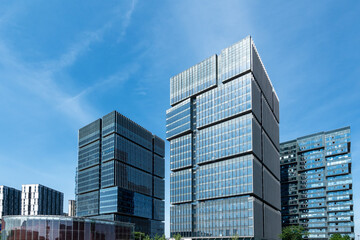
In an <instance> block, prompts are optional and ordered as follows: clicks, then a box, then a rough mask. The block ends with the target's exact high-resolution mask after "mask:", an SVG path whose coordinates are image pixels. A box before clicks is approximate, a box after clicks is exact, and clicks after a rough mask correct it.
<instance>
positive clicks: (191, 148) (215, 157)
mask: <svg viewBox="0 0 360 240" xmlns="http://www.w3.org/2000/svg"><path fill="white" fill-rule="evenodd" d="M170 98H171V99H170V104H171V106H172V107H171V108H170V109H169V110H167V112H166V127H167V128H166V134H167V139H168V140H169V141H170V165H171V166H170V167H171V171H172V172H171V186H170V188H171V189H170V190H171V192H170V201H171V204H172V206H171V211H170V219H171V223H170V232H171V235H174V234H180V235H182V236H183V237H189V238H193V239H208V238H221V239H230V238H231V237H232V236H236V235H237V236H239V238H240V239H244V238H246V239H262V238H265V239H277V238H278V235H279V234H280V231H281V217H280V180H279V179H280V164H279V100H278V97H277V95H276V93H275V90H274V88H273V86H272V84H271V81H270V79H269V77H268V75H267V73H266V70H265V68H264V65H263V64H262V61H261V60H260V57H259V55H258V52H257V50H256V48H255V45H254V43H253V41H252V39H251V37H250V36H249V37H246V38H245V39H243V40H241V41H240V42H238V43H236V44H234V45H232V46H230V47H228V48H225V49H224V50H222V51H221V53H220V54H219V55H213V56H211V57H209V58H207V59H205V60H204V61H202V62H200V63H198V64H197V65H195V66H193V67H191V68H189V69H188V70H186V71H184V72H182V73H180V74H178V75H176V76H174V77H172V78H171V79H170Z"/></svg>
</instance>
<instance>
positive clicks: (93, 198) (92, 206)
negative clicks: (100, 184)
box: [76, 191, 99, 217]
mask: <svg viewBox="0 0 360 240" xmlns="http://www.w3.org/2000/svg"><path fill="white" fill-rule="evenodd" d="M98 214H99V191H94V192H90V193H85V194H80V195H77V202H76V216H79V217H81V216H91V215H98Z"/></svg>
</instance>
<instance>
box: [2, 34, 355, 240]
mask: <svg viewBox="0 0 360 240" xmlns="http://www.w3.org/2000/svg"><path fill="white" fill-rule="evenodd" d="M170 85H171V95H170V103H171V105H172V107H171V108H170V109H169V110H168V111H167V112H166V113H167V114H166V115H167V116H166V127H167V131H166V135H167V139H168V140H169V142H170V168H171V171H172V173H171V176H170V182H171V183H170V202H171V204H172V207H171V210H170V214H171V219H170V226H171V235H173V234H176V233H180V234H181V235H183V236H184V237H192V238H198V239H201V238H207V237H219V238H230V237H231V236H234V235H239V236H240V237H243V238H247V237H254V238H262V237H264V238H268V239H274V238H276V237H277V235H278V234H279V233H280V228H279V225H278V224H277V221H278V220H280V215H279V211H280V209H281V210H282V213H283V216H282V222H283V226H287V225H292V224H295V223H299V224H301V225H303V226H305V228H307V229H309V233H310V235H309V237H311V238H316V239H326V238H327V237H328V236H330V234H333V233H338V232H339V233H343V234H350V236H351V237H352V238H354V216H353V200H352V198H353V193H352V176H351V153H350V145H351V143H350V142H351V141H350V128H349V127H346V128H342V129H337V130H331V131H328V132H322V133H318V134H312V135H308V136H304V137H299V138H297V139H296V140H291V141H287V142H284V143H281V144H280V145H279V100H278V98H277V95H276V92H275V90H274V89H273V86H272V84H271V81H270V79H269V78H268V76H267V73H266V70H265V68H264V66H263V63H262V62H261V59H260V57H259V55H258V53H257V50H256V47H255V45H254V43H253V41H252V39H251V37H247V38H245V39H243V40H241V41H240V42H238V43H235V44H234V45H232V46H230V47H228V48H225V49H223V50H222V51H221V53H220V54H219V55H213V56H211V57H209V58H207V59H205V60H204V61H202V62H200V63H199V64H196V65H194V66H193V67H190V68H189V69H188V70H185V71H184V72H182V73H180V74H178V75H176V76H174V77H172V78H171V80H170ZM339 132H340V133H339ZM150 135H151V141H150V140H149V139H150V137H149V136H150ZM149 142H151V144H152V145H151V146H150V144H149ZM164 145H165V144H164V142H163V140H162V139H160V138H158V137H157V136H155V135H152V134H151V133H149V132H148V131H147V130H146V129H144V128H142V127H140V126H139V125H137V124H136V123H134V122H132V121H131V120H129V119H127V118H126V117H124V116H123V115H121V114H119V113H118V112H116V111H114V112H111V113H109V114H107V115H105V116H104V117H103V118H101V119H98V120H96V121H94V122H93V123H90V124H89V125H87V126H85V127H84V128H81V129H80V130H79V159H78V161H79V165H78V170H77V173H76V176H77V177H76V199H77V201H79V199H80V209H79V210H76V211H77V213H78V214H79V215H81V216H87V217H91V218H102V219H108V220H116V221H123V222H133V223H135V226H136V230H138V231H142V232H145V233H147V234H149V235H151V236H154V235H155V234H156V233H159V234H161V233H163V232H164V222H163V221H164V220H165V216H164V215H165V213H164V208H165V204H164V199H165V187H164V179H165V169H164V156H165V146H164ZM279 149H280V150H282V151H283V153H282V154H281V158H279ZM150 155H151V157H150ZM285 157H286V158H285ZM150 159H151V161H150ZM275 159H276V160H277V161H275ZM150 162H151V166H150V165H149V163H150ZM280 164H281V168H280V166H279V165H280ZM155 166H160V167H159V168H157V167H155ZM280 173H281V181H282V185H281V200H282V201H281V207H280V197H279V198H277V197H276V196H277V195H279V196H280V185H279V184H280V182H279V181H280ZM149 176H150V177H149ZM139 179H140V180H139ZM149 179H151V180H150V181H149ZM259 179H260V180H259ZM143 180H146V181H144V182H143ZM150 182H151V184H150V185H149V183H150ZM24 186H25V188H24ZM37 186H38V188H37ZM39 188H40V190H39ZM45 188H46V187H45ZM22 190H23V194H22V195H23V196H24V197H23V200H22V202H23V204H24V206H22V207H21V211H22V212H21V214H24V215H37V214H41V213H40V212H46V211H45V210H41V209H54V208H55V209H58V208H59V206H60V205H61V206H62V205H63V204H60V203H57V201H58V200H57V199H58V196H57V195H56V194H55V195H56V196H55V197H54V194H53V193H50V194H49V193H47V192H46V191H47V190H46V189H43V190H41V185H39V184H36V185H23V189H22ZM50 190H51V189H50ZM2 192H5V191H4V190H1V189H0V203H1V200H2V199H5V197H2V198H1V193H2ZM278 193H279V194H278ZM42 194H43V195H44V196H43V197H41V196H42ZM52 197H54V198H53V199H55V201H53V200H52ZM62 198H63V197H62ZM307 198H309V199H307ZM52 202H55V205H54V206H53V205H52V204H51V203H52ZM60 202H61V200H60ZM73 203H75V201H74V202H72V203H70V201H69V213H68V214H69V215H70V214H71V213H70V209H72V212H73V209H74V208H73ZM130 203H131V204H130ZM41 204H45V205H44V206H46V207H41V206H42V205H41ZM55 206H56V207H55ZM3 209H4V207H3ZM39 209H40V210H39ZM1 210H2V208H1V204H0V218H1V212H2V211H1ZM56 211H57V210H56ZM57 212H61V213H60V214H63V211H62V207H61V211H57ZM45 214H48V213H45ZM60 214H49V215H60ZM237 219H241V220H237ZM245 219H247V220H245ZM231 222H233V223H231ZM279 222H280V221H279Z"/></svg>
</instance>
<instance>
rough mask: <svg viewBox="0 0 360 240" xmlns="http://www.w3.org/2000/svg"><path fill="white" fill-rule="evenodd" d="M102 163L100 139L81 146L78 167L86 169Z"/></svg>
mask: <svg viewBox="0 0 360 240" xmlns="http://www.w3.org/2000/svg"><path fill="white" fill-rule="evenodd" d="M99 163H100V140H98V141H95V142H93V143H91V144H88V145H86V146H84V147H82V148H79V155H78V169H79V170H81V169H84V168H87V167H91V166H94V165H97V164H99Z"/></svg>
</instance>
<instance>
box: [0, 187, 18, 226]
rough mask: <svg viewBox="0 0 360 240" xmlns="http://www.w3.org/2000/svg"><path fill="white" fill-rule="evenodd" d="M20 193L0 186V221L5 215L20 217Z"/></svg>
mask: <svg viewBox="0 0 360 240" xmlns="http://www.w3.org/2000/svg"><path fill="white" fill-rule="evenodd" d="M20 213H21V191H20V190H17V189H15V188H11V187H7V186H3V185H1V186H0V220H1V219H2V217H3V216H6V215H20Z"/></svg>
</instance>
